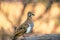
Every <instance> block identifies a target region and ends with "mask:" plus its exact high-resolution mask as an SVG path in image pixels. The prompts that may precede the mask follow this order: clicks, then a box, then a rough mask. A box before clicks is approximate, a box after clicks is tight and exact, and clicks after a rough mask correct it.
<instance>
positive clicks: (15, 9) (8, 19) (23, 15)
mask: <svg viewBox="0 0 60 40" xmlns="http://www.w3.org/2000/svg"><path fill="white" fill-rule="evenodd" d="M26 3H27V2H26ZM47 5H48V1H47V2H43V1H37V2H36V3H34V1H32V2H31V3H27V4H26V6H25V7H24V4H23V2H22V1H20V2H0V29H1V28H2V27H3V28H4V29H5V30H6V32H7V33H9V34H11V33H13V31H14V30H13V27H18V26H19V25H20V24H22V23H23V22H24V21H25V20H26V19H27V13H28V12H29V11H31V12H33V13H34V14H35V16H34V17H33V22H34V28H33V32H34V33H39V34H52V33H54V34H56V33H57V34H60V3H58V2H53V4H52V5H51V8H50V9H48V10H47V11H46V12H45V10H46V7H47ZM40 16H42V17H40Z"/></svg>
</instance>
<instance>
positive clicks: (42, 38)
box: [17, 34, 60, 40]
mask: <svg viewBox="0 0 60 40" xmlns="http://www.w3.org/2000/svg"><path fill="white" fill-rule="evenodd" d="M17 40H60V34H45V35H30V36H25V37H19V38H18V39H17Z"/></svg>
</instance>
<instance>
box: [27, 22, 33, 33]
mask: <svg viewBox="0 0 60 40" xmlns="http://www.w3.org/2000/svg"><path fill="white" fill-rule="evenodd" d="M28 25H29V26H28V28H27V31H26V33H29V32H31V30H32V29H33V26H34V24H33V23H28Z"/></svg>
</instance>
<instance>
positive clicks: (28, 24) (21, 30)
mask: <svg viewBox="0 0 60 40" xmlns="http://www.w3.org/2000/svg"><path fill="white" fill-rule="evenodd" d="M33 15H34V14H32V13H31V12H28V15H27V20H26V21H25V22H24V23H23V24H21V25H20V26H19V27H18V28H17V29H16V33H15V38H17V37H19V36H21V35H23V34H25V33H30V32H31V31H32V29H33V26H34V24H33V21H32V16H33Z"/></svg>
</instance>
